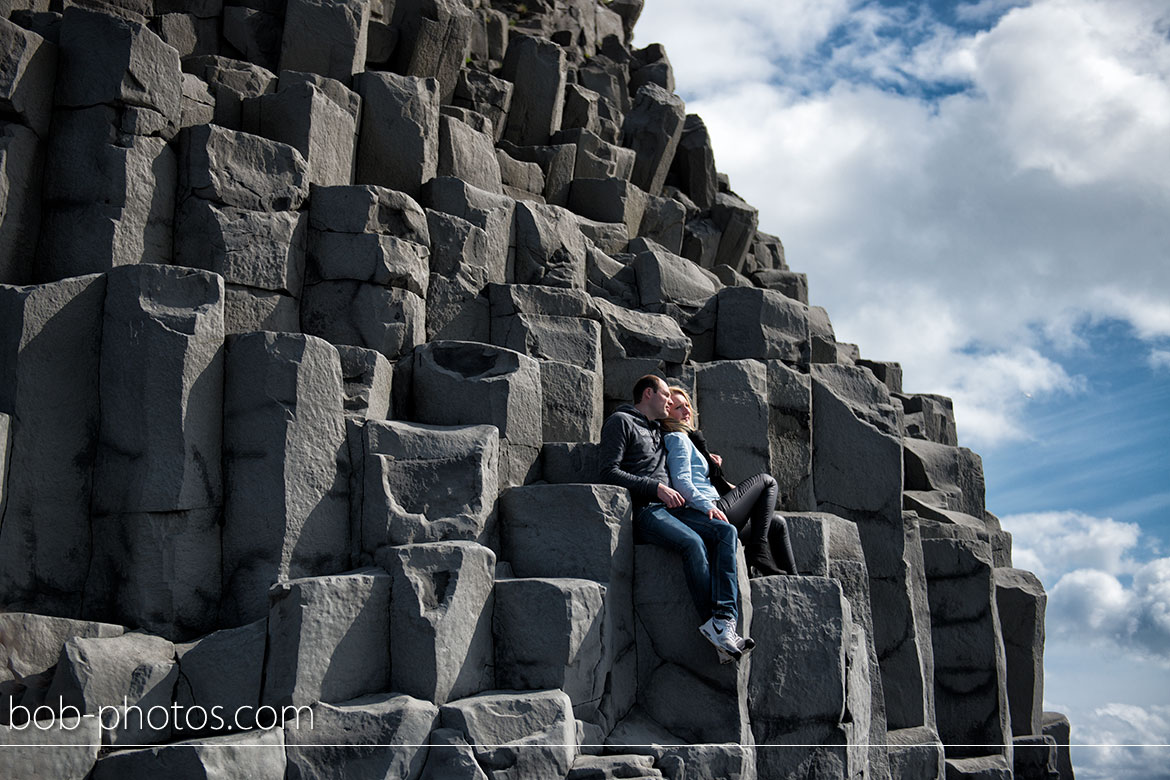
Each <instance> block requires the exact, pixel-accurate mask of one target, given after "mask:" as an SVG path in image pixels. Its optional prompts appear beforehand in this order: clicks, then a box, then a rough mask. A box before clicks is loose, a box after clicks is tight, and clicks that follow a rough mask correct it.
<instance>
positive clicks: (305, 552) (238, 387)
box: [223, 332, 349, 625]
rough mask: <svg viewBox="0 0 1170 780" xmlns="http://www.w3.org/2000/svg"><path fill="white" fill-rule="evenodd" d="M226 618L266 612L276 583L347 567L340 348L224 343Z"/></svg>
mask: <svg viewBox="0 0 1170 780" xmlns="http://www.w3.org/2000/svg"><path fill="white" fill-rule="evenodd" d="M224 373H225V383H224V420H225V425H224V471H225V478H226V483H227V492H226V498H225V501H224V527H223V567H224V568H223V571H224V577H223V582H224V605H223V615H224V620H225V621H226V622H227V623H228V624H229V625H231V624H235V625H239V624H242V623H247V622H251V621H253V620H256V619H258V618H260V617H262V616H263V615H264V614H265V613H266V611H267V604H268V588H269V586H270V585H271V584H272V583H274V582H276V581H278V580H282V579H288V578H294V577H305V576H312V575H316V574H326V573H331V572H338V571H343V570H345V569H346V568H348V564H349V520H348V516H349V506H348V503H349V502H348V496H347V491H346V488H345V476H344V475H345V468H344V463H345V458H346V443H345V424H344V420H343V410H342V405H341V403H342V400H341V399H342V383H341V366H340V360H339V358H338V356H337V350H335V349H333V347H331V346H330V345H329V344H327V343H325V342H323V341H321V340H320V339H317V338H314V337H312V336H303V335H300V334H276V333H265V332H258V333H248V334H243V335H238V336H231V337H229V338H228V340H227V357H226V361H225V372H224Z"/></svg>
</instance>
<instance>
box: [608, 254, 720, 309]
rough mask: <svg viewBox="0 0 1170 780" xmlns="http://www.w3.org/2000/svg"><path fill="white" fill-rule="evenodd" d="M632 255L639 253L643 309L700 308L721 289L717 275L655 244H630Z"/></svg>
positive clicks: (637, 265)
mask: <svg viewBox="0 0 1170 780" xmlns="http://www.w3.org/2000/svg"><path fill="white" fill-rule="evenodd" d="M630 251H631V252H635V253H636V256H635V258H634V262H633V266H634V270H635V272H636V274H637V277H638V292H639V294H640V297H641V301H642V305H643V306H651V305H653V304H657V303H677V304H680V305H683V306H701V305H703V304H704V303H705V302H706V301H707V299H709V298H710V297H711V296H712V295H715V293H716V292H718V290H719V289H720V287H721V284H720V282H719V279H718V278H717V277H716V276H715V275H714V274H712V273H710V272H709V271H706V270H704V269H702V268H700V267H698V266H697V265H695V264H694V263H691V262H688V261H687V260H686V259H685V258H682V257H679V256H678V255H676V254H674V253H672V252H668V251H666V250H665V249H664V248H663V247H661V246H659V245H658V244H655V243H653V242H650V241H646V240H645V239H635V240H634V241H631V242H630ZM721 300H722V299H721Z"/></svg>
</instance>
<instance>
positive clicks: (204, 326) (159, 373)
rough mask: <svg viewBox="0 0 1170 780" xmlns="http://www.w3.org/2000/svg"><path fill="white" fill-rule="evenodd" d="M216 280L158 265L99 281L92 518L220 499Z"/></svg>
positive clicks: (219, 300)
mask: <svg viewBox="0 0 1170 780" xmlns="http://www.w3.org/2000/svg"><path fill="white" fill-rule="evenodd" d="M223 299H224V290H223V280H222V279H220V278H219V277H217V276H215V275H214V274H210V273H206V272H203V271H195V270H191V269H188V268H178V267H174V266H160V265H133V266H123V267H120V268H116V269H114V270H112V271H110V273H109V274H107V275H106V297H105V306H104V315H103V320H102V349H101V384H100V387H101V427H100V429H99V434H98V443H97V458H96V464H95V467H94V468H95V471H94V487H95V489H94V493H93V498H92V502H93V503H92V506H93V511H94V512H95V513H97V514H117V513H129V512H170V511H175V510H187V509H204V508H210V507H215V506H217V505H218V504H220V503H221V502H222V500H223V487H222V472H221V468H220V449H221V443H222V416H223V415H222V409H223V338H224V330H223Z"/></svg>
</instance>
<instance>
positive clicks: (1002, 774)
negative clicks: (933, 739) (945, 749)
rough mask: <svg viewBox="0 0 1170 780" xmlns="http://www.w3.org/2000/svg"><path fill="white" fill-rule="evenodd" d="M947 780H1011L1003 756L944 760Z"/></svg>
mask: <svg viewBox="0 0 1170 780" xmlns="http://www.w3.org/2000/svg"><path fill="white" fill-rule="evenodd" d="M946 776H947V780H1011V778H1012V777H1013V775H1012V769H1011V766H1010V765H1009V762H1008V761H1007V760H1005V759H1004V757H1003V756H977V757H975V758H948V759H946Z"/></svg>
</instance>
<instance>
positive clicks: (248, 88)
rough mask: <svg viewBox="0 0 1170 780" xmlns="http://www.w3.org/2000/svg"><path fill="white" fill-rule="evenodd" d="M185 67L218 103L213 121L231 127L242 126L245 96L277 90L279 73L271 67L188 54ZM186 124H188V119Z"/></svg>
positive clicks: (225, 58) (254, 95)
mask: <svg viewBox="0 0 1170 780" xmlns="http://www.w3.org/2000/svg"><path fill="white" fill-rule="evenodd" d="M237 7H239V6H237ZM229 12H230V11H229ZM183 71H184V72H185V73H190V74H192V75H194V76H197V77H198V78H199V79H201V80H202V81H204V82H206V83H207V85H208V87H209V89H210V91H211V94H212V97H213V100H214V104H215V112H214V121H215V123H216V124H217V125H220V126H222V127H226V128H228V129H230V130H239V129H241V127H242V105H243V100H244V99H245V98H250V97H258V96H259V95H264V94H267V93H269V92H274V91H275V90H276V85H277V82H276V74H275V73H273V72H272V71H271V70H269V69H267V68H263V67H261V66H259V65H256V64H253V63H250V62H243V61H240V60H233V59H230V58H228V57H216V56H193V57H186V58H184V60H183ZM195 124H204V123H203V122H197V123H195ZM183 125H184V126H189V125H187V123H183Z"/></svg>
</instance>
